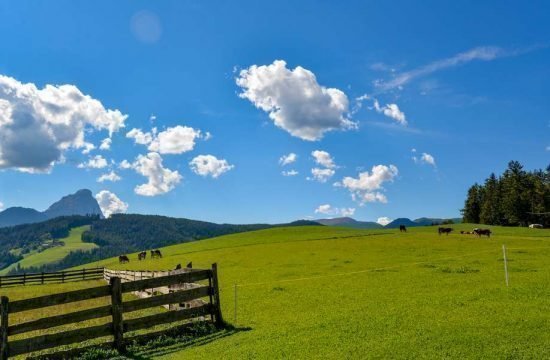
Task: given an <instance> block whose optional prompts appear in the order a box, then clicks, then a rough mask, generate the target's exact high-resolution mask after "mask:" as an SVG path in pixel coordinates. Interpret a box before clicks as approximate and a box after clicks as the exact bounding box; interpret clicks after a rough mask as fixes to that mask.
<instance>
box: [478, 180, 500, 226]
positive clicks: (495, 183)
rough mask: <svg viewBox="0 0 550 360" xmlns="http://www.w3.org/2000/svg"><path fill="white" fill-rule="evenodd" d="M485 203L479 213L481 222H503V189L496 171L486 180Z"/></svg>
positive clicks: (497, 223)
mask: <svg viewBox="0 0 550 360" xmlns="http://www.w3.org/2000/svg"><path fill="white" fill-rule="evenodd" d="M483 193H484V196H483V203H482V204H481V211H480V215H479V222H480V223H481V224H492V225H501V224H502V212H501V206H502V205H501V196H502V194H501V190H500V184H499V180H498V179H497V177H496V176H495V174H494V173H492V174H491V176H489V178H487V180H485V185H484V191H483Z"/></svg>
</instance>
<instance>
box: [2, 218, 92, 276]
mask: <svg viewBox="0 0 550 360" xmlns="http://www.w3.org/2000/svg"><path fill="white" fill-rule="evenodd" d="M88 228H89V225H85V226H81V227H77V228H74V229H72V230H71V231H70V233H69V236H67V237H66V238H63V239H60V241H63V243H64V245H63V246H55V247H52V248H49V249H46V250H44V251H42V252H35V253H32V254H29V255H27V256H25V258H24V259H23V260H21V261H19V262H17V263H15V264H12V265H10V266H8V267H7V268H5V269H3V270H2V271H0V275H5V274H7V273H8V272H9V271H10V270H11V269H12V268H15V267H17V265H18V264H19V265H20V266H21V267H22V268H28V267H31V266H40V265H44V264H49V263H55V262H57V261H60V260H61V259H63V258H64V257H65V256H67V255H69V253H70V252H71V251H76V250H91V249H93V248H96V247H97V245H96V244H93V243H85V242H82V239H81V237H82V233H83V232H84V231H86V230H87V229H88Z"/></svg>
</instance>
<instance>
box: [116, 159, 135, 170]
mask: <svg viewBox="0 0 550 360" xmlns="http://www.w3.org/2000/svg"><path fill="white" fill-rule="evenodd" d="M118 167H119V168H121V169H131V168H132V164H131V163H130V162H129V161H128V160H122V161H121V162H120V163H119V164H118Z"/></svg>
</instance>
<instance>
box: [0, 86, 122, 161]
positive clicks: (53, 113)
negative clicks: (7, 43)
mask: <svg viewBox="0 0 550 360" xmlns="http://www.w3.org/2000/svg"><path fill="white" fill-rule="evenodd" d="M126 118H127V115H124V114H122V113H121V112H120V111H119V110H111V109H106V108H105V107H104V106H103V104H102V103H101V102H100V101H99V100H96V99H94V98H92V97H91V96H89V95H85V94H83V93H82V92H81V91H80V90H79V89H78V88H77V87H76V86H74V85H46V86H45V87H44V88H42V89H39V88H37V87H36V85H35V84H33V83H26V84H24V83H21V82H19V81H18V80H16V79H14V78H11V77H8V76H3V75H0V169H7V168H12V169H16V170H20V171H26V172H48V171H50V170H51V168H52V167H53V166H54V164H55V163H56V162H59V161H60V160H61V159H62V158H63V155H64V153H65V152H66V151H67V150H69V149H81V148H83V149H84V150H86V146H87V145H86V140H85V133H86V132H85V130H88V131H90V132H93V131H96V130H97V131H100V130H106V131H108V133H109V136H111V135H112V134H113V133H114V132H117V131H118V130H119V129H121V128H122V127H124V122H125V120H126Z"/></svg>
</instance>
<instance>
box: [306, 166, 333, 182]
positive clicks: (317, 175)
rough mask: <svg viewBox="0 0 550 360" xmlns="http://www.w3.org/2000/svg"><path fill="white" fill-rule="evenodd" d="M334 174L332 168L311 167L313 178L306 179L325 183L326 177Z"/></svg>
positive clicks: (328, 177)
mask: <svg viewBox="0 0 550 360" xmlns="http://www.w3.org/2000/svg"><path fill="white" fill-rule="evenodd" d="M334 174H335V171H334V170H333V169H321V168H313V169H311V175H313V178H308V179H309V180H316V181H319V182H321V183H325V182H327V181H328V179H330V178H331V177H333V176H334Z"/></svg>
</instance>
